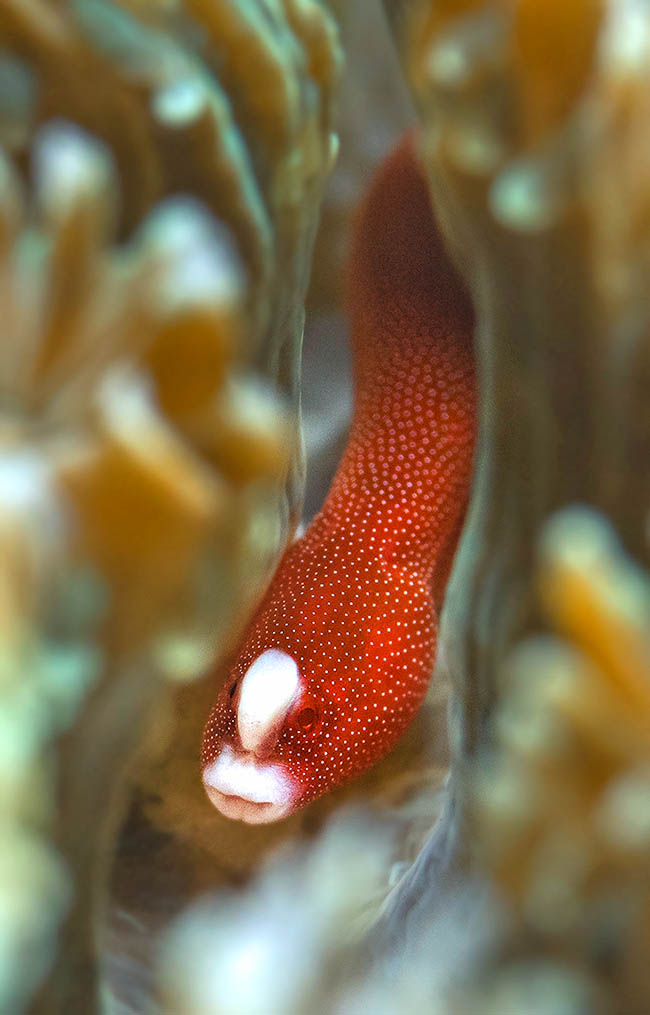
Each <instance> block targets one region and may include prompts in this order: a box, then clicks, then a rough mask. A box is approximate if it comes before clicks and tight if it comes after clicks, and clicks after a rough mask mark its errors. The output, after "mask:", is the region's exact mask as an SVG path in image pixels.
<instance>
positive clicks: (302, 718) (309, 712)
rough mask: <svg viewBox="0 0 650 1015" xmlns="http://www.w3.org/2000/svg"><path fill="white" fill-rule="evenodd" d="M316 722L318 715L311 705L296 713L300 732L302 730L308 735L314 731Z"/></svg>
mask: <svg viewBox="0 0 650 1015" xmlns="http://www.w3.org/2000/svg"><path fill="white" fill-rule="evenodd" d="M317 720H318V713H317V711H316V709H315V708H312V707H311V705H307V706H305V708H301V709H300V711H299V712H298V715H297V716H296V723H297V725H298V726H299V727H300V729H301V730H304V732H305V733H309V732H311V730H313V729H314V727H315V725H316V722H317Z"/></svg>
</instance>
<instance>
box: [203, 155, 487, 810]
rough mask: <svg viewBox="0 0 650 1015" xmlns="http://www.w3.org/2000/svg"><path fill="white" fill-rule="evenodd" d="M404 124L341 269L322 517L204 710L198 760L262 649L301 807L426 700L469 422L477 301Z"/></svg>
mask: <svg viewBox="0 0 650 1015" xmlns="http://www.w3.org/2000/svg"><path fill="white" fill-rule="evenodd" d="M414 148H415V144H414V138H413V136H412V135H409V136H407V137H406V138H405V139H403V140H402V141H401V142H400V144H399V145H398V147H397V148H396V149H395V150H394V151H393V152H392V154H391V155H390V156H389V157H388V158H387V159H386V161H385V162H384V163H383V164H382V166H381V167H380V168H379V170H378V172H377V173H376V175H375V177H374V179H373V180H372V183H371V185H370V188H369V191H368V194H367V196H366V198H365V200H364V202H363V204H362V206H361V209H360V214H359V216H358V220H357V224H356V230H355V235H354V238H353V243H352V250H351V258H350V266H349V297H348V307H349V316H350V328H351V342H352V349H353V354H354V373H355V393H356V394H355V408H354V417H353V421H352V427H351V430H350V436H349V441H348V445H347V448H346V450H345V453H344V455H343V458H342V460H341V463H340V465H339V468H338V471H337V473H336V476H335V478H334V481H333V483H332V487H331V490H330V492H329V494H328V496H327V499H326V501H325V503H324V505H323V508H322V510H321V512H320V513H319V514H318V515H317V516H316V518H315V519H314V521H313V522H312V524H311V525H310V526H309V528H308V530H307V531H306V533H305V535H304V536H303V537H302V538H301V539H299V540H298V541H297V542H295V543H293V544H292V545H290V546H289V547H288V549H287V550H286V552H285V554H284V556H283V557H282V560H281V561H280V564H279V567H278V570H277V572H276V574H275V577H274V578H273V580H272V582H271V585H270V587H269V589H268V591H267V593H266V595H265V597H264V600H263V601H262V603H261V605H260V607H259V609H258V611H257V613H256V615H255V617H254V618H253V621H252V623H251V626H250V628H249V630H248V632H247V634H246V636H245V638H244V639H243V642H242V645H241V648H240V650H239V654H238V657H237V661H236V663H235V665H234V667H233V669H232V671H231V674H230V675H229V678H228V679H227V680H226V682H225V685H224V687H223V688H222V690H221V692H220V694H219V696H218V698H217V701H216V703H215V705H214V707H213V709H212V711H211V713H210V716H209V718H208V722H207V725H206V728H205V732H204V737H203V747H202V767H203V768H205V767H206V766H207V765H208V764H210V762H211V761H212V760H213V759H214V758H215V756H216V754H217V753H218V751H219V749H220V748H221V746H222V744H223V742H224V740H225V741H227V742H229V743H230V744H232V745H233V746H234V748H235V749H238V734H237V725H236V721H235V708H236V703H237V695H236V690H235V692H234V694H233V697H232V699H231V698H230V697H229V692H230V691H231V689H232V688H233V686H234V684H235V681H238V680H239V678H240V677H241V676H243V674H244V673H245V672H246V670H247V669H248V667H249V666H250V665H251V664H252V663H253V661H254V660H255V659H256V658H257V657H258V656H259V655H260V654H261V653H262V652H264V651H265V650H266V649H269V648H277V649H281V650H283V651H284V652H286V653H288V654H289V655H291V656H292V657H293V658H294V659H295V660H296V662H297V663H298V666H299V669H300V672H301V689H300V692H299V694H298V697H297V699H296V700H295V702H294V704H293V706H292V708H291V710H290V712H289V714H288V716H287V718H286V720H285V723H284V725H283V727H282V731H281V733H280V736H279V738H278V740H277V741H276V742H275V743H274V744H272V745H270V746H269V750H268V757H267V760H269V761H275V762H280V763H281V764H283V765H285V766H286V769H287V770H288V772H289V773H290V774H291V775H292V776H293V777H295V778H296V779H297V780H298V781H299V782H300V784H301V786H302V787H303V791H302V792H301V795H300V796H299V797H298V798H297V799H296V801H295V805H294V809H295V807H298V806H302V805H303V804H306V803H308V802H309V801H311V800H314V799H315V798H316V797H318V796H321V795H322V794H323V793H326V792H327V791H328V790H330V789H332V788H333V787H334V786H337V785H338V784H339V783H342V782H344V781H346V780H347V779H350V778H352V777H353V776H356V775H359V774H360V773H361V772H363V771H364V770H365V769H366V768H369V767H370V766H371V765H373V764H375V762H377V761H379V759H380V758H382V757H383V756H384V755H385V754H386V753H387V752H388V751H389V750H390V749H391V748H392V747H393V745H394V744H395V743H396V741H397V740H398V739H399V737H401V735H402V734H403V733H404V731H405V730H406V728H407V727H408V725H409V724H410V722H411V721H412V719H413V718H414V716H415V714H416V712H417V711H418V709H419V707H420V705H421V703H422V700H423V698H424V696H425V693H426V690H427V686H428V684H429V680H430V677H431V673H432V671H433V664H434V660H435V655H436V640H437V624H438V614H439V610H440V607H441V605H442V599H443V595H444V589H445V585H446V582H447V578H448V574H449V570H450V567H451V563H452V561H453V556H454V553H455V550H456V544H457V541H458V535H459V532H460V529H461V526H462V522H463V517H464V514H465V509H466V504H467V499H468V492H469V487H470V479H471V472H472V456H473V451H474V435H475V405H476V392H475V380H474V365H473V364H474V360H473V351H472V332H473V314H472V308H471V304H470V302H469V299H468V297H467V295H466V292H465V290H464V288H463V286H462V284H461V282H460V280H459V279H458V276H457V275H456V272H455V270H454V268H453V267H452V265H451V263H450V261H449V258H448V256H447V254H446V252H445V249H444V246H443V243H442V239H441V237H440V234H439V232H438V230H437V228H436V226H435V224H434V221H433V217H432V212H431V206H430V201H429V195H428V190H427V186H426V182H425V179H424V176H423V174H422V171H421V169H420V168H419V166H418V163H417V160H416V156H415V151H414Z"/></svg>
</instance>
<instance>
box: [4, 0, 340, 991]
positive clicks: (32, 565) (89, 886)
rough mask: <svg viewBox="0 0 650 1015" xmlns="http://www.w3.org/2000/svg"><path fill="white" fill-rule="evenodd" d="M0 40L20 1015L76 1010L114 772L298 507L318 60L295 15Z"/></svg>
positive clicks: (31, 14)
mask: <svg viewBox="0 0 650 1015" xmlns="http://www.w3.org/2000/svg"><path fill="white" fill-rule="evenodd" d="M217 6H218V9H217ZM270 24H272V25H273V27H274V29H275V31H274V33H272V34H271V36H269V34H268V31H267V30H268V28H269V25H270ZM0 39H1V42H2V56H1V58H0V76H1V77H2V89H0V90H1V91H2V99H1V101H0V105H1V110H0V145H1V146H2V148H1V151H0V156H1V158H0V171H1V173H2V188H1V194H0V220H1V222H2V230H1V242H0V300H1V303H2V310H3V316H4V321H5V325H6V331H5V340H4V341H3V352H2V378H1V382H2V425H1V427H0V473H1V479H2V497H1V505H0V515H1V516H2V527H3V528H2V531H3V535H4V536H6V540H7V545H8V551H7V553H8V556H7V568H6V572H5V575H4V579H3V590H4V591H3V611H4V613H3V621H2V636H3V646H2V649H3V654H2V657H3V665H4V671H3V674H4V679H3V684H2V704H3V710H4V711H5V714H6V716H7V721H8V723H9V726H11V727H12V728H13V729H14V730H15V733H14V735H13V736H12V739H11V743H12V744H13V745H14V748H15V750H14V748H12V749H11V750H8V751H7V752H6V754H5V755H3V768H2V778H3V785H6V786H7V787H9V790H10V794H9V795H10V798H11V800H12V811H11V820H10V821H8V822H7V825H6V826H5V827H6V833H7V835H6V839H5V840H4V841H5V844H6V846H7V848H6V849H4V848H3V857H5V860H6V862H5V863H4V865H3V866H2V868H1V870H0V878H2V879H3V884H8V883H10V884H11V886H12V892H13V894H12V896H11V898H12V899H14V900H16V905H15V907H14V908H12V910H11V914H10V919H9V921H8V928H9V929H8V936H7V941H8V944H7V948H8V955H9V957H8V959H7V961H6V962H4V963H3V978H2V982H1V983H0V989H1V990H2V992H3V993H2V1002H1V1003H2V1005H3V1006H4V1007H8V1008H11V1009H12V1010H17V1009H18V1008H19V1007H20V1005H21V1004H22V1002H23V1000H24V998H25V997H26V996H27V995H28V994H29V993H30V992H31V991H33V990H34V987H35V985H36V984H37V982H38V980H39V979H40V978H41V977H42V976H43V974H44V972H45V971H46V970H47V968H48V967H49V966H50V964H51V961H52V957H53V955H54V951H55V939H56V927H57V923H58V921H59V920H60V919H61V916H62V914H63V912H64V910H65V907H66V904H67V906H68V913H67V920H66V922H65V925H64V928H63V930H62V931H61V933H60V934H59V937H58V942H57V943H58V948H59V960H58V962H57V963H56V965H55V967H54V968H53V970H52V973H51V977H50V979H49V980H48V981H47V982H46V983H45V984H44V985H43V987H42V989H41V993H40V996H39V1000H38V1002H37V1003H36V1002H35V1003H34V1004H35V1007H34V1010H36V1008H38V1010H47V1011H55V1010H64V1011H68V1010H73V1009H74V1010H90V1009H91V1008H92V1006H93V1004H94V1003H95V987H96V985H95V983H94V976H95V954H94V940H93V935H94V930H95V925H96V921H97V917H98V912H99V909H100V908H101V898H102V894H103V889H104V882H105V877H106V861H107V856H108V854H109V851H110V844H111V842H112V836H113V835H114V833H115V827H116V821H117V820H118V818H119V815H120V811H121V802H122V798H123V788H124V780H123V776H124V769H125V763H126V760H127V759H128V758H129V756H130V754H131V752H132V750H133V748H134V746H135V745H137V744H138V743H139V741H140V740H141V739H142V735H143V730H144V728H145V727H146V725H147V723H148V721H149V718H150V715H151V713H152V712H155V708H154V702H155V703H156V705H157V706H162V707H164V705H165V701H166V700H167V699H168V698H169V697H171V696H172V695H173V693H174V681H175V680H181V681H183V680H186V679H190V678H192V677H194V676H196V675H198V673H199V672H200V670H201V668H202V667H203V666H205V664H206V661H207V659H208V658H210V657H211V655H212V654H213V653H214V652H215V651H216V650H218V649H219V648H220V647H221V646H222V641H223V638H224V632H226V631H228V630H229V628H230V626H231V625H233V624H236V623H237V617H238V616H239V614H240V613H241V612H242V611H244V610H245V607H246V605H247V604H250V601H251V599H252V598H253V597H254V595H255V590H256V587H257V583H258V582H259V581H260V580H261V579H262V578H263V577H264V575H265V573H266V570H267V569H268V567H269V565H270V563H271V561H272V559H273V556H274V554H275V553H277V551H278V549H279V548H280V546H281V545H282V542H283V540H284V538H285V537H286V535H287V532H288V531H289V528H290V526H291V524H292V523H293V521H294V520H295V517H296V515H297V513H298V510H299V501H300V495H301V486H302V457H301V449H300V441H299V440H298V438H297V412H296V408H297V402H298V388H297V376H298V369H297V361H298V357H299V350H300V338H301V329H302V314H303V310H302V302H303V297H304V289H305V286H306V275H307V269H308V264H309V251H310V248H311V243H312V239H313V232H314V230H315V225H316V220H317V215H318V206H319V201H320V195H321V192H322V187H323V184H324V180H325V178H326V176H327V173H328V171H329V168H330V166H331V162H332V157H333V154H334V152H335V147H336V145H335V138H334V135H333V133H332V128H331V101H332V92H333V88H334V83H335V79H336V75H337V68H338V62H339V56H338V49H337V44H336V38H335V34H334V29H333V25H332V22H331V20H330V18H329V17H328V14H327V11H326V10H324V9H323V8H321V7H320V5H316V4H296V3H287V4H286V5H281V7H278V8H277V9H276V10H274V12H273V13H272V14H270V13H269V11H268V10H267V9H266V6H265V5H256V4H251V5H248V6H247V8H246V10H245V11H242V9H241V7H240V5H238V4H233V3H223V4H220V5H211V6H210V9H208V8H207V7H206V6H204V5H201V4H193V3H190V2H188V3H185V4H182V5H174V8H173V9H172V8H171V7H168V6H164V5H163V6H154V5H140V4H133V3H129V2H127V0H125V2H124V3H117V2H109V0H79V2H66V0H60V2H56V3H41V2H38V0H37V2H36V3H34V4H20V3H19V4H16V3H13V2H12V0H3V2H2V3H0ZM244 51H245V59H243V60H242V59H240V58H241V56H242V54H243V53H244ZM225 53H227V54H228V61H227V62H226V61H224V54H225ZM226 63H227V66H226ZM217 66H219V68H220V71H221V76H222V77H223V79H227V89H228V90H227V91H226V90H225V89H224V87H223V85H222V83H221V81H220V79H219V77H218V76H217V74H216V73H215V68H216V67H217ZM256 95H257V96H258V97H259V96H260V95H263V96H264V101H263V103H262V104H261V105H260V103H259V102H258V101H253V100H254V99H255V96H256ZM269 128H270V129H269ZM181 195H183V196H182V197H181ZM217 220H219V221H217ZM224 223H225V226H224ZM226 226H227V229H226V228H225V227H226ZM9 547H10V552H9ZM161 674H164V675H166V676H167V677H169V678H171V679H170V682H169V684H168V685H167V687H165V686H164V685H163V684H162V683H161V682H160V680H159V679H158V678H159V676H160V675H161ZM7 743H9V741H7ZM19 758H20V760H21V764H19V763H18V761H19ZM91 812H92V813H94V814H96V815H97V820H96V821H94V822H92V823H91V824H90V825H89V822H88V815H89V813H91ZM3 834H4V832H3ZM16 842H23V843H27V847H29V848H27V847H26V848H25V850H24V851H23V857H24V862H21V864H20V865H18V867H17V866H16V863H15V855H14V853H13V851H12V850H11V849H10V847H11V846H13V845H14V844H15V843H16ZM16 855H17V854H16ZM12 857H14V859H12ZM36 895H38V899H39V902H40V906H39V908H37V907H36V904H35V903H36V900H35V896H36ZM6 897H7V898H9V897H10V896H9V894H8V893H7V895H6ZM5 971H6V976H5V975H4V972H5Z"/></svg>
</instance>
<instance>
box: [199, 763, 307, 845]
mask: <svg viewBox="0 0 650 1015" xmlns="http://www.w3.org/2000/svg"><path fill="white" fill-rule="evenodd" d="M203 785H204V787H205V791H206V793H207V795H208V797H209V799H210V802H211V803H212V804H213V805H214V806H215V807H216V808H217V810H218V811H220V812H221V813H222V814H224V815H225V816H226V817H227V818H231V819H234V820H236V821H246V822H248V823H249V824H252V825H260V824H268V823H270V822H272V821H279V820H280V819H281V818H284V817H286V816H287V815H288V814H290V813H291V811H292V810H293V809H294V807H295V805H296V803H297V801H298V799H299V797H300V794H301V787H300V785H299V783H297V782H296V780H295V779H292V777H291V776H290V775H289V773H288V772H287V770H286V768H285V766H284V765H282V764H280V763H278V762H273V763H269V762H266V761H260V760H259V759H258V758H257V757H256V756H255V755H253V754H249V753H241V752H237V751H235V750H234V749H233V748H232V747H231V746H230V745H229V744H224V746H223V748H222V749H221V751H220V753H219V755H218V756H217V757H216V758H215V760H214V761H212V762H211V763H210V764H209V765H207V766H206V767H205V769H204V770H203Z"/></svg>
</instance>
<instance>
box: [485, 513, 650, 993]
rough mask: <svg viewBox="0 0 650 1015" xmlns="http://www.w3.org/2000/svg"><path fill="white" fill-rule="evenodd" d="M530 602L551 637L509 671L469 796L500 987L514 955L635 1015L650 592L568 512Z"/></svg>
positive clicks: (592, 520) (648, 756)
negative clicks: (495, 899)
mask: <svg viewBox="0 0 650 1015" xmlns="http://www.w3.org/2000/svg"><path fill="white" fill-rule="evenodd" d="M538 587H539V593H540V597H541V600H542V603H543V608H544V612H545V614H546V615H547V616H548V618H549V621H550V623H551V625H552V628H553V630H554V632H556V634H555V635H554V636H553V637H550V636H546V637H541V636H540V637H538V638H536V639H529V640H526V641H524V642H523V643H522V644H521V645H519V646H518V647H517V648H516V649H515V651H514V652H513V654H512V656H511V658H510V659H509V661H508V664H507V672H506V674H504V680H503V684H504V687H505V689H506V693H505V696H504V701H503V703H502V704H501V706H500V708H499V711H498V714H497V719H496V734H495V740H496V744H495V748H494V752H493V755H494V757H493V761H492V763H491V764H490V765H489V766H488V767H487V770H486V772H485V774H484V777H482V778H481V779H480V780H479V782H478V784H477V786H476V790H475V795H474V805H475V807H476V811H477V821H478V833H479V836H480V842H481V851H482V856H483V859H484V862H485V863H486V865H487V867H488V870H489V871H490V873H491V875H492V876H493V877H494V879H495V882H496V884H497V886H498V888H499V890H500V892H501V893H502V897H503V898H505V900H506V906H507V910H508V914H509V921H510V923H509V926H508V931H507V934H506V935H505V943H504V949H503V952H502V953H501V954H500V956H499V961H498V963H497V968H498V976H499V977H500V978H501V979H502V980H503V981H504V982H505V980H506V978H507V975H508V971H509V970H510V972H512V971H513V970H512V960H511V959H510V958H509V957H508V951H509V947H510V946H511V945H512V944H513V943H515V942H516V953H517V955H518V956H519V958H521V957H522V956H523V957H525V959H526V961H527V962H528V963H529V964H530V965H531V967H533V966H534V965H535V964H540V966H541V965H545V966H549V967H552V965H553V964H555V967H556V973H555V975H557V976H563V977H564V978H565V979H566V981H567V983H566V986H565V990H567V992H568V991H569V987H570V983H571V980H572V978H574V979H576V980H577V981H578V982H580V981H584V982H586V983H588V982H590V983H591V987H590V990H591V993H592V994H593V996H594V997H595V998H596V999H597V1003H598V1005H600V1007H599V1008H598V1010H601V1008H602V1010H604V1011H625V1012H630V1013H632V1012H642V1011H645V1010H646V1009H647V1007H648V1004H649V1003H650V980H649V979H648V975H647V961H646V958H647V948H648V941H649V938H648V934H649V928H650V910H649V895H648V880H649V878H650V871H649V869H648V846H649V843H650V823H649V813H650V810H649V801H650V580H649V578H648V575H647V574H645V573H644V572H643V571H642V570H641V569H640V568H638V567H637V566H635V565H634V564H633V562H632V561H630V560H629V559H628V558H627V557H626V556H624V554H623V553H622V551H621V548H620V545H618V543H617V540H616V538H615V536H614V533H613V532H612V531H611V528H610V527H609V526H608V525H607V524H606V523H605V521H604V520H603V519H602V518H600V517H599V516H597V515H596V514H595V513H594V512H589V511H587V510H585V509H578V508H573V509H571V510H568V511H565V512H563V513H561V514H559V515H558V516H557V517H555V518H553V519H552V520H551V521H550V522H549V523H548V525H547V526H546V528H545V530H544V534H543V541H542V546H541V552H540V563H539V577H538ZM494 975H495V971H494V967H493V966H492V967H491V970H490V973H489V974H488V976H489V977H491V976H494ZM522 1004H524V1005H525V1002H524V1001H523V1000H522ZM594 1004H596V1001H594Z"/></svg>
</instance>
